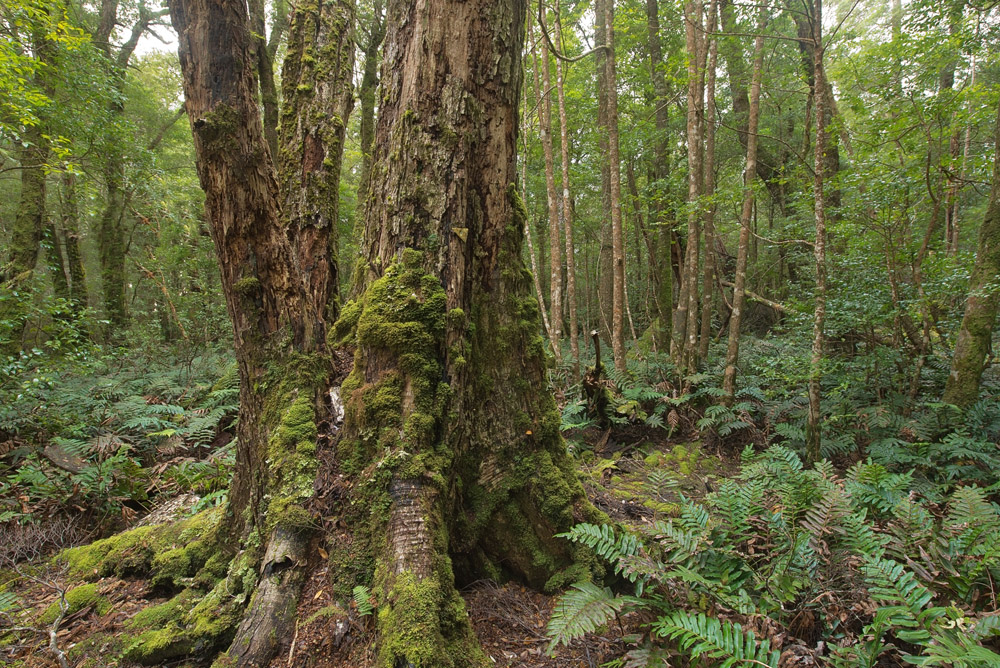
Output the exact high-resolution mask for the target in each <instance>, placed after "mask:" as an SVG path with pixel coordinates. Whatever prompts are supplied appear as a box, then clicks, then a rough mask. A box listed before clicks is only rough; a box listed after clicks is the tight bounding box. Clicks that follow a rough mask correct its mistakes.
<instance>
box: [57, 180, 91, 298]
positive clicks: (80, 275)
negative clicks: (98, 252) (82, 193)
mask: <svg viewBox="0 0 1000 668" xmlns="http://www.w3.org/2000/svg"><path fill="white" fill-rule="evenodd" d="M60 195H61V198H60V209H59V217H60V223H61V226H62V229H63V234H64V235H65V240H66V244H65V250H66V264H67V268H68V270H69V289H70V301H72V302H73V308H74V309H75V310H76V311H77V312H79V310H80V309H84V308H86V307H87V305H88V298H87V281H86V274H85V273H84V269H83V260H82V259H81V256H80V212H79V206H78V204H77V197H76V175H75V174H73V173H71V172H63V175H62V189H61V193H60Z"/></svg>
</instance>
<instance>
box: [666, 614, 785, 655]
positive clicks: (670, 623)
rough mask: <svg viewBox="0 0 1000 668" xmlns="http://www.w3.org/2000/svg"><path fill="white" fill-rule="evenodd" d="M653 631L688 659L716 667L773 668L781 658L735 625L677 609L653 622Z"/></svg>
mask: <svg viewBox="0 0 1000 668" xmlns="http://www.w3.org/2000/svg"><path fill="white" fill-rule="evenodd" d="M653 630H654V631H655V633H656V634H657V635H659V636H661V637H664V638H669V639H670V640H673V641H675V642H676V643H677V645H678V647H680V649H681V651H685V652H689V653H690V656H691V658H692V659H698V658H700V657H705V658H708V659H719V660H721V661H722V662H721V663H720V664H719V666H720V668H729V667H730V666H752V665H756V666H768V668H777V666H778V659H779V657H780V655H781V652H779V651H777V650H771V646H770V643H769V642H768V641H767V640H764V641H763V642H760V643H758V642H757V639H756V637H755V636H754V634H753V631H744V630H743V629H742V628H741V627H740V625H739V624H734V623H732V622H722V621H719V620H718V619H716V618H714V617H708V616H706V615H705V613H697V614H691V613H689V612H685V611H682V610H678V611H676V612H674V613H672V614H670V615H668V616H666V617H662V618H660V619H658V620H657V621H656V622H654V623H653Z"/></svg>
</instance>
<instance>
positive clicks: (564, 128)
mask: <svg viewBox="0 0 1000 668" xmlns="http://www.w3.org/2000/svg"><path fill="white" fill-rule="evenodd" d="M559 9H560V8H559V3H558V2H556V31H557V32H558V34H559V36H560V37H561V36H562V22H561V20H560V19H559ZM565 68H566V65H565V64H564V63H563V62H562V61H561V60H559V59H556V92H557V99H558V103H559V138H560V148H561V150H560V157H561V161H562V219H563V237H564V239H565V241H566V303H567V307H568V310H569V345H570V350H571V351H572V353H573V377H574V378H579V377H580V325H579V320H578V318H577V312H576V307H577V304H576V248H575V247H574V245H573V200H572V198H571V197H570V178H569V125H568V123H567V122H566V90H565V81H564V76H563V74H564V72H563V71H564V69H565Z"/></svg>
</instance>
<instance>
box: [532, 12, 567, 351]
mask: <svg viewBox="0 0 1000 668" xmlns="http://www.w3.org/2000/svg"><path fill="white" fill-rule="evenodd" d="M533 32H534V31H533V29H532V23H531V22H529V23H528V39H529V40H533V39H534V35H533ZM536 46H538V45H536ZM539 52H541V53H540V54H539ZM532 56H533V57H534V61H535V63H534V64H535V68H534V69H535V100H536V104H537V108H538V134H539V135H540V136H541V138H542V154H543V156H544V159H545V202H546V206H545V210H546V213H547V214H548V220H549V310H550V314H549V326H550V327H551V329H550V330H549V343H550V344H551V345H552V354H553V356H554V357H555V358H556V362H559V361H561V360H562V350H561V345H562V251H561V250H560V247H561V242H560V238H559V201H560V200H559V198H558V196H557V195H556V177H555V164H554V162H555V160H554V158H553V153H552V96H551V95H550V94H549V93H550V91H549V88H550V85H549V54H548V52H546V51H545V49H544V47H541V48H536V49H533V50H532ZM539 76H541V81H540V82H539Z"/></svg>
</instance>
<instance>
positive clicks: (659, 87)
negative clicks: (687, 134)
mask: <svg viewBox="0 0 1000 668" xmlns="http://www.w3.org/2000/svg"><path fill="white" fill-rule="evenodd" d="M646 26H647V32H648V46H649V61H650V64H649V67H650V76H651V77H652V79H653V91H654V93H655V97H654V100H653V103H654V104H655V105H656V111H655V116H656V134H657V138H656V142H655V143H654V144H653V165H652V167H651V168H650V176H651V180H652V181H653V182H654V183H655V188H654V189H653V200H652V203H651V205H650V214H651V215H650V224H651V226H653V230H654V232H653V233H654V234H655V238H656V239H657V243H656V246H655V248H656V254H655V262H654V267H653V269H654V270H655V275H656V307H657V308H656V313H657V318H658V323H659V326H658V327H657V329H656V330H655V331H654V337H655V340H656V343H657V346H658V348H659V350H660V351H662V352H669V350H670V339H671V332H672V329H673V327H672V325H673V317H674V312H673V307H674V281H673V278H674V274H673V260H672V253H673V243H674V232H673V229H671V226H670V225H668V221H667V207H666V204H665V200H666V196H667V192H666V190H667V186H666V184H665V183H664V181H665V179H666V178H667V176H668V174H669V173H670V137H669V135H668V126H669V122H670V117H669V109H670V107H669V102H668V89H667V79H666V76H665V75H664V72H663V67H664V65H663V50H662V47H661V45H660V15H659V6H658V4H657V0H646Z"/></svg>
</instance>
